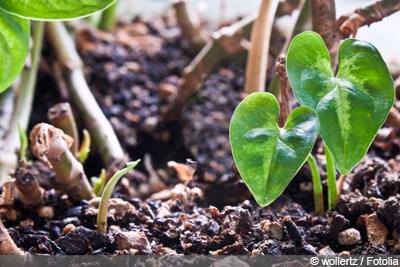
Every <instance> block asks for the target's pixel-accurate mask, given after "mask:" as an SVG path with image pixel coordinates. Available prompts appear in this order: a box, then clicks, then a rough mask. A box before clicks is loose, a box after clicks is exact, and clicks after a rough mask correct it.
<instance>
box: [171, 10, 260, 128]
mask: <svg viewBox="0 0 400 267" xmlns="http://www.w3.org/2000/svg"><path fill="white" fill-rule="evenodd" d="M254 19H255V15H254V14H253V15H250V16H248V17H246V18H244V19H243V20H241V21H239V22H237V23H235V24H233V25H231V26H229V27H224V28H222V29H221V30H219V31H218V32H215V33H214V34H213V36H212V40H211V41H209V42H208V43H207V44H206V46H205V47H203V49H202V50H201V51H200V53H199V54H198V55H197V56H196V57H195V58H194V59H193V60H192V62H191V63H190V64H189V65H188V66H187V67H186V68H185V69H184V71H183V76H182V79H181V83H180V85H179V92H178V94H177V95H176V97H175V99H174V100H173V101H172V103H171V105H170V106H169V108H168V110H167V111H166V112H165V114H164V116H163V117H164V118H163V119H164V120H165V121H173V120H175V119H177V118H179V117H180V114H181V110H182V108H183V106H184V105H185V103H186V102H187V100H188V99H189V97H190V96H192V95H194V94H195V93H196V92H197V91H198V90H199V87H200V85H201V82H202V79H203V78H204V76H205V75H206V74H207V73H208V72H210V71H211V70H212V69H213V68H214V67H215V65H216V64H217V63H218V62H220V61H221V60H222V59H224V58H227V57H229V56H231V55H234V54H236V53H239V52H241V51H246V50H247V47H246V40H247V38H248V37H249V35H250V29H251V25H252V23H253V21H254Z"/></svg>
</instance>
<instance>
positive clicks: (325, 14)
mask: <svg viewBox="0 0 400 267" xmlns="http://www.w3.org/2000/svg"><path fill="white" fill-rule="evenodd" d="M310 7H311V16H312V27H313V30H314V31H315V32H317V33H318V34H319V35H321V37H322V39H323V40H324V42H325V44H326V46H327V47H328V50H329V54H330V55H331V63H332V66H333V67H334V69H336V66H337V59H336V55H337V51H338V48H339V44H340V41H341V40H342V36H341V34H340V33H339V30H338V27H337V24H336V9H335V0H310Z"/></svg>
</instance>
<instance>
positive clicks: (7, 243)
mask: <svg viewBox="0 0 400 267" xmlns="http://www.w3.org/2000/svg"><path fill="white" fill-rule="evenodd" d="M0 255H20V256H22V255H25V253H24V252H22V251H21V250H20V249H19V248H18V247H17V245H16V244H15V242H14V240H13V239H12V238H11V236H10V234H9V233H8V231H7V229H6V227H5V226H4V224H3V222H2V221H1V220H0Z"/></svg>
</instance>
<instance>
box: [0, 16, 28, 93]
mask: <svg viewBox="0 0 400 267" xmlns="http://www.w3.org/2000/svg"><path fill="white" fill-rule="evenodd" d="M29 35H30V30H29V21H28V20H26V19H22V18H19V17H16V16H13V15H10V14H7V13H4V12H3V11H1V10H0V92H2V91H4V90H5V89H7V88H8V87H9V86H10V85H11V84H12V82H13V81H14V80H15V79H16V78H17V77H18V75H19V73H20V72H21V71H22V68H23V67H24V64H25V60H26V57H27V55H28V52H29Z"/></svg>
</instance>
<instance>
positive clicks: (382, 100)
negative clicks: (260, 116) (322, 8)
mask: <svg viewBox="0 0 400 267" xmlns="http://www.w3.org/2000/svg"><path fill="white" fill-rule="evenodd" d="M286 64H287V73H288V78H289V81H290V84H291V85H292V89H293V92H294V94H295V95H296V98H297V99H298V101H299V102H300V104H301V105H304V106H309V107H311V108H313V109H314V110H315V111H316V112H317V114H318V117H319V120H320V123H321V129H320V134H321V136H322V138H323V140H324V142H325V144H326V146H327V147H328V148H329V150H330V151H331V152H332V156H333V158H334V161H335V163H336V166H337V168H338V170H339V171H340V173H342V174H347V173H349V172H350V171H351V170H352V169H353V168H354V166H356V165H357V164H358V163H359V162H360V161H361V159H362V158H363V157H364V156H365V154H366V153H367V151H368V148H369V146H370V145H371V143H372V141H373V139H374V137H375V135H376V134H377V132H378V130H379V128H380V127H381V126H382V124H383V123H384V122H385V119H386V117H387V115H388V113H389V111H390V108H391V107H392V105H393V102H394V83H393V80H392V77H391V75H390V73H389V70H388V68H387V66H386V64H385V62H384V61H383V59H382V57H381V55H380V54H379V52H378V50H377V49H376V48H375V47H374V46H373V45H371V44H369V43H367V42H363V41H359V40H356V39H346V40H344V41H343V42H342V43H341V45H340V48H339V68H338V72H337V75H336V76H334V74H333V72H332V67H331V61H330V57H329V52H328V50H327V48H326V46H325V44H324V42H323V40H322V38H321V37H320V36H319V35H318V34H317V33H315V32H304V33H301V34H299V35H297V36H296V37H295V38H294V39H293V41H292V43H291V45H290V47H289V50H288V55H287V63H286Z"/></svg>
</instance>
